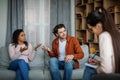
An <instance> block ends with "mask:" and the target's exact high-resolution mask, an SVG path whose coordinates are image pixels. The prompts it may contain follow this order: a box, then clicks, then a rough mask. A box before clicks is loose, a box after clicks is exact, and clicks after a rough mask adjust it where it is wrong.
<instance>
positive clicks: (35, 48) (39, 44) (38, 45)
mask: <svg viewBox="0 0 120 80" xmlns="http://www.w3.org/2000/svg"><path fill="white" fill-rule="evenodd" d="M41 45H42V44H41V43H38V44H37V45H36V46H35V47H34V50H35V51H37V48H39V47H40V46H41Z"/></svg>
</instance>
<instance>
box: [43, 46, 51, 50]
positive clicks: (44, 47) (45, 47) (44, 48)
mask: <svg viewBox="0 0 120 80" xmlns="http://www.w3.org/2000/svg"><path fill="white" fill-rule="evenodd" d="M42 49H43V50H44V51H51V49H50V48H49V47H47V46H43V48H42Z"/></svg>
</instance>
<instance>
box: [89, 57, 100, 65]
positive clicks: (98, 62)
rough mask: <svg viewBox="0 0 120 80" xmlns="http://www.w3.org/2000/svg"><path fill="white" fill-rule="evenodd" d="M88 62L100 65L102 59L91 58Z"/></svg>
mask: <svg viewBox="0 0 120 80" xmlns="http://www.w3.org/2000/svg"><path fill="white" fill-rule="evenodd" d="M88 62H89V63H90V64H92V65H100V61H98V60H96V59H92V58H89V59H88Z"/></svg>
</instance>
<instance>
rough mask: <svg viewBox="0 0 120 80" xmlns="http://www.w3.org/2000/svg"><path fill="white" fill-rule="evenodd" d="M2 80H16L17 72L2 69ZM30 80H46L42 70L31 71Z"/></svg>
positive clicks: (0, 73) (0, 70)
mask: <svg viewBox="0 0 120 80" xmlns="http://www.w3.org/2000/svg"><path fill="white" fill-rule="evenodd" d="M0 80H16V73H15V71H12V70H8V69H1V68H0ZM29 80H44V75H43V70H40V69H32V70H30V71H29Z"/></svg>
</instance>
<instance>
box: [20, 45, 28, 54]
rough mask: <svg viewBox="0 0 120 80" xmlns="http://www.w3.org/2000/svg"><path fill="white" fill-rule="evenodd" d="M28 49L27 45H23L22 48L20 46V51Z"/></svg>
mask: <svg viewBox="0 0 120 80" xmlns="http://www.w3.org/2000/svg"><path fill="white" fill-rule="evenodd" d="M27 49H28V46H26V47H24V48H22V47H21V48H20V52H21V53H22V52H23V51H25V50H27Z"/></svg>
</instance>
